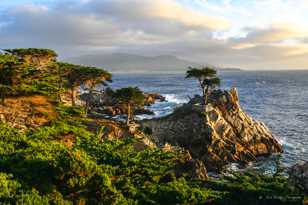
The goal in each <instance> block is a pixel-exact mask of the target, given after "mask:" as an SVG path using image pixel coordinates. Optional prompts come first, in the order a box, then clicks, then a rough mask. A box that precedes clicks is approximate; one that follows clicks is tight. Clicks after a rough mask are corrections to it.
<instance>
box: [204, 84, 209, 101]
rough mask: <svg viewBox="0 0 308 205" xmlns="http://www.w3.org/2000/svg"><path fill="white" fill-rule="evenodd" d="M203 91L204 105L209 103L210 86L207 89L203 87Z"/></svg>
mask: <svg viewBox="0 0 308 205" xmlns="http://www.w3.org/2000/svg"><path fill="white" fill-rule="evenodd" d="M203 92H204V105H207V103H208V102H207V101H208V98H209V96H208V95H209V87H208V86H207V87H206V88H205V89H203Z"/></svg>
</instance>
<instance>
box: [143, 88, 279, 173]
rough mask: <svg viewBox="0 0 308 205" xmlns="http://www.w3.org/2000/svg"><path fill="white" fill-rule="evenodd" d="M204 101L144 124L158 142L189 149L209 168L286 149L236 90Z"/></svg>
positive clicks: (198, 99) (188, 104)
mask: <svg viewBox="0 0 308 205" xmlns="http://www.w3.org/2000/svg"><path fill="white" fill-rule="evenodd" d="M201 100H202V99H201V97H195V98H193V99H192V100H191V101H190V102H189V103H187V104H185V105H183V106H182V107H180V108H178V109H176V110H175V111H174V113H172V114H170V115H168V116H166V117H163V118H159V119H153V120H145V121H142V122H141V124H142V127H143V129H145V130H147V131H148V132H150V133H152V139H153V141H155V142H156V143H158V144H165V143H170V144H171V145H176V146H180V147H183V148H185V149H188V150H189V151H190V152H191V154H192V156H193V157H194V158H196V159H200V160H202V161H203V162H204V163H205V165H206V167H207V169H209V170H219V169H221V168H222V167H223V166H224V165H225V164H227V163H230V162H238V163H243V164H246V163H248V162H250V161H254V160H256V158H257V157H258V156H262V155H269V154H272V153H277V152H282V147H281V145H280V144H279V143H278V141H277V140H276V139H275V138H274V136H273V134H272V133H271V131H270V130H269V129H268V128H267V127H266V126H265V125H264V124H263V123H262V122H258V121H256V120H254V119H252V118H251V117H250V116H249V115H248V114H246V113H245V112H244V111H243V110H242V109H241V107H240V103H239V99H238V93H237V91H236V89H231V90H230V91H221V90H217V91H214V92H213V93H212V94H211V95H210V96H209V104H208V105H207V106H206V107H205V108H203V106H202V105H201Z"/></svg>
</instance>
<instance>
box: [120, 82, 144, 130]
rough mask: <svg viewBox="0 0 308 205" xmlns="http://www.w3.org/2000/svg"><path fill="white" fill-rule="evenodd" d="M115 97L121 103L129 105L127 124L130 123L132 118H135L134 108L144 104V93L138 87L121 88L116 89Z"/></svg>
mask: <svg viewBox="0 0 308 205" xmlns="http://www.w3.org/2000/svg"><path fill="white" fill-rule="evenodd" d="M114 97H115V98H116V99H118V100H119V102H120V103H122V104H126V106H127V117H126V124H127V125H129V124H130V120H131V119H134V108H135V107H136V106H138V105H142V104H143V102H144V95H143V93H142V91H141V90H140V89H139V88H138V87H127V88H121V89H118V90H116V91H115V93H114Z"/></svg>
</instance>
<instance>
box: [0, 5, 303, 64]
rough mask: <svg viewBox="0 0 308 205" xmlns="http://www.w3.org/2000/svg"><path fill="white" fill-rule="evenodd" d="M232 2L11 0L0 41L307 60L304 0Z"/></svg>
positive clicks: (0, 19) (243, 59)
mask: <svg viewBox="0 0 308 205" xmlns="http://www.w3.org/2000/svg"><path fill="white" fill-rule="evenodd" d="M236 2H238V1H232V0H228V1H205V0H190V1H188V0H155V1H153V0H79V1H77V0H62V1H60V0H56V1H54V2H53V3H49V4H24V5H16V6H14V7H10V8H9V9H6V10H2V11H1V14H0V45H1V47H49V48H53V49H56V50H57V51H58V52H59V53H60V56H62V57H64V58H65V57H68V56H78V55H81V54H91V53H94V52H102V53H111V52H127V53H133V54H142V55H162V54H168V55H170V54H171V55H177V56H179V57H182V58H185V59H188V60H193V61H197V62H201V63H203V62H204V63H211V64H216V65H222V66H232V67H234V66H239V67H244V68H253V69H256V68H267V67H268V66H274V67H279V66H280V67H281V68H283V67H288V68H289V67H294V68H299V67H308V60H307V59H308V52H307V51H308V48H307V39H308V32H307V31H306V30H305V28H308V25H307V22H305V21H304V19H307V18H305V17H306V16H305V13H306V10H305V8H307V7H304V6H305V5H304V3H307V2H306V1H304V0H299V1H298V3H299V4H298V7H294V8H292V9H293V10H294V11H293V10H290V8H291V7H289V8H287V7H288V6H294V5H295V4H294V1H291V0H284V1H282V0H266V1H265V0H258V1H249V3H248V1H244V2H242V3H241V4H238V3H236ZM287 10H288V12H285V11H287ZM252 13H253V14H252ZM300 17H301V18H302V19H301V18H300ZM307 17H308V16H307ZM305 59H306V60H305ZM294 60H296V62H294ZM305 62H306V65H305V64H304V63H305Z"/></svg>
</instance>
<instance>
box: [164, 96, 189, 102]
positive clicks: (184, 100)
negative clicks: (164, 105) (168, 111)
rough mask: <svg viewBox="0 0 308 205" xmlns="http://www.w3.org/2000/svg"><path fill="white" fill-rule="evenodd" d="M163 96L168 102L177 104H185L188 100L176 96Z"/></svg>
mask: <svg viewBox="0 0 308 205" xmlns="http://www.w3.org/2000/svg"><path fill="white" fill-rule="evenodd" d="M163 96H164V97H165V98H166V101H167V102H171V103H175V104H183V103H186V102H187V99H183V98H180V97H178V96H177V95H175V94H165V95H163Z"/></svg>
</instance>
